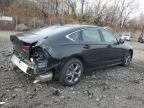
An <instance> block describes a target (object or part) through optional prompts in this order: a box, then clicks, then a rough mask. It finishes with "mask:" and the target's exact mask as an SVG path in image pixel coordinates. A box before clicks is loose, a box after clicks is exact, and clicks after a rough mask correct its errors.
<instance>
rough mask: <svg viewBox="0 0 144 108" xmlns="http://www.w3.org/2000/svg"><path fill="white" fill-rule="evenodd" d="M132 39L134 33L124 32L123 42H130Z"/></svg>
mask: <svg viewBox="0 0 144 108" xmlns="http://www.w3.org/2000/svg"><path fill="white" fill-rule="evenodd" d="M131 38H132V33H131V32H124V33H123V34H122V36H121V39H122V40H126V41H130V40H131Z"/></svg>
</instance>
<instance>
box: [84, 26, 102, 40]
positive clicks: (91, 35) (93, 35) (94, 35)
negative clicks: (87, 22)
mask: <svg viewBox="0 0 144 108" xmlns="http://www.w3.org/2000/svg"><path fill="white" fill-rule="evenodd" d="M82 38H83V41H85V42H94V41H96V42H100V41H101V36H100V34H99V31H98V30H97V29H96V28H87V29H85V30H83V31H82Z"/></svg>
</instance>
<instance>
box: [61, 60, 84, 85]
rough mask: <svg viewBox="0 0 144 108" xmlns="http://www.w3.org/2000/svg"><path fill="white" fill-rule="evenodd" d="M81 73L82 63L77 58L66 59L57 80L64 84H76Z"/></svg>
mask: <svg viewBox="0 0 144 108" xmlns="http://www.w3.org/2000/svg"><path fill="white" fill-rule="evenodd" d="M82 74H83V64H82V62H81V61H80V60H78V59H75V58H73V59H70V60H68V61H67V62H66V63H65V64H64V65H63V67H62V69H61V72H60V77H59V81H60V82H61V83H62V84H63V85H65V86H73V85H75V84H77V83H78V82H79V81H80V79H81V76H82Z"/></svg>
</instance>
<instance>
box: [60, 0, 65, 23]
mask: <svg viewBox="0 0 144 108" xmlns="http://www.w3.org/2000/svg"><path fill="white" fill-rule="evenodd" d="M63 24H64V0H62V14H61V21H60V25H63Z"/></svg>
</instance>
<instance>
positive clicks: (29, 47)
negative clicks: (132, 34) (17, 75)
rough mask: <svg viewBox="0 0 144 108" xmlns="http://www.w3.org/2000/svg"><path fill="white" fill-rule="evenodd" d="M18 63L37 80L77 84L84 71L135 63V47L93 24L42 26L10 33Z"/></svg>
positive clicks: (14, 60) (14, 62)
mask: <svg viewBox="0 0 144 108" xmlns="http://www.w3.org/2000/svg"><path fill="white" fill-rule="evenodd" d="M10 39H11V42H12V43H13V56H12V58H11V60H12V62H13V64H14V65H16V66H17V67H19V69H21V70H22V71H23V72H24V73H26V74H28V75H31V76H34V77H35V81H34V82H35V83H36V82H39V81H48V80H50V79H53V78H54V79H58V80H59V81H60V82H61V83H62V84H63V85H67V86H72V85H75V84H77V83H78V82H79V81H80V79H81V76H82V74H83V72H84V71H86V70H94V69H96V68H102V67H107V66H113V65H118V64H121V65H123V66H128V65H129V64H130V63H131V60H132V56H133V49H132V47H131V46H130V45H128V44H126V43H124V41H123V40H121V39H118V38H117V37H116V36H115V35H114V33H113V32H111V31H109V30H107V29H104V28H102V27H97V26H92V25H63V26H59V25H57V26H51V27H47V28H42V29H39V30H36V31H33V32H27V33H21V34H17V35H12V36H11V37H10Z"/></svg>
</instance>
